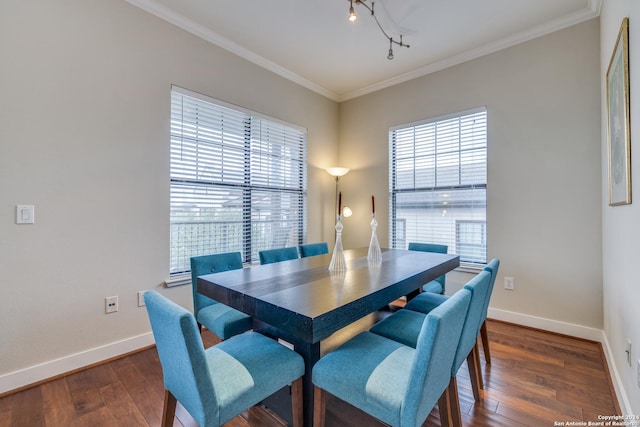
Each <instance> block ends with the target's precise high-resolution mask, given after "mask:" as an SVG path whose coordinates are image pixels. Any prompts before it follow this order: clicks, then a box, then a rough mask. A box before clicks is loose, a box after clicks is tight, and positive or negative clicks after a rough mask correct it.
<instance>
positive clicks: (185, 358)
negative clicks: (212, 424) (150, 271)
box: [144, 291, 219, 425]
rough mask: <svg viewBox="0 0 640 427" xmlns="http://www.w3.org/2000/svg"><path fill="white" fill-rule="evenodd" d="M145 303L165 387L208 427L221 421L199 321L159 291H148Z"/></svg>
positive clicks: (194, 416) (196, 418)
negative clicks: (211, 421) (199, 329)
mask: <svg viewBox="0 0 640 427" xmlns="http://www.w3.org/2000/svg"><path fill="white" fill-rule="evenodd" d="M144 301H145V305H146V308H147V313H148V314H149V320H150V322H151V329H152V330H153V337H154V338H155V341H156V347H157V349H158V356H159V357H160V364H161V365H162V377H163V380H164V388H165V389H166V390H168V391H169V392H171V394H173V395H174V396H175V398H176V399H177V400H178V401H179V402H180V403H181V404H182V405H183V406H184V407H185V408H186V409H187V411H188V412H189V414H191V415H192V416H193V418H194V419H195V420H196V421H198V423H199V424H200V425H205V424H206V422H205V420H208V419H218V412H219V410H218V407H219V405H218V401H217V398H216V395H215V391H214V388H213V384H212V382H211V379H210V378H211V376H210V374H209V366H208V365H207V360H206V357H205V351H204V347H203V345H202V339H201V338H200V333H199V331H198V326H197V324H196V319H195V318H194V317H193V315H192V314H191V313H190V312H189V311H188V310H186V309H185V308H183V307H181V306H179V305H178V304H176V303H174V302H172V301H170V300H168V299H167V298H165V297H164V296H162V295H160V294H159V293H158V292H156V291H147V292H145V294H144Z"/></svg>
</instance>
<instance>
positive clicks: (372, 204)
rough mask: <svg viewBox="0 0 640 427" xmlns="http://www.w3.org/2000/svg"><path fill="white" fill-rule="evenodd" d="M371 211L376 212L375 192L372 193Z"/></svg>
mask: <svg viewBox="0 0 640 427" xmlns="http://www.w3.org/2000/svg"><path fill="white" fill-rule="evenodd" d="M371 213H376V200H375V199H374V197H373V194H372V195H371Z"/></svg>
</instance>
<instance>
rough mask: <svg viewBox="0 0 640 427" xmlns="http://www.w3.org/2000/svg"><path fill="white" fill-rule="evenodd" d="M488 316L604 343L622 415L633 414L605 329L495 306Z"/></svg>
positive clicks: (490, 309) (605, 354)
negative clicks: (500, 308)
mask: <svg viewBox="0 0 640 427" xmlns="http://www.w3.org/2000/svg"><path fill="white" fill-rule="evenodd" d="M488 317H489V318H491V319H496V320H502V321H504V322H509V323H515V324H517V325H523V326H529V327H531V328H537V329H542V330H545V331H550V332H555V333H558V334H564V335H570V336H572V337H577V338H582V339H587V340H591V341H597V342H599V343H601V344H602V347H603V351H604V356H605V359H606V362H607V366H608V368H609V373H610V374H611V382H612V383H613V387H614V389H615V391H616V396H617V397H618V404H619V405H620V410H621V411H622V414H621V415H630V414H631V404H630V403H629V398H628V397H627V394H626V392H625V390H624V387H623V386H622V381H621V379H620V375H619V374H618V370H617V369H616V365H615V363H614V358H613V352H612V351H611V347H610V346H609V340H608V339H607V336H606V334H605V333H604V330H602V329H596V328H589V327H587V326H580V325H575V324H573V323H565V322H560V321H558V320H551V319H545V318H543V317H536V316H530V315H527V314H521V313H515V312H513V311H506V310H499V309H495V308H489V314H488Z"/></svg>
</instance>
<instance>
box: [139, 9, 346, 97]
mask: <svg viewBox="0 0 640 427" xmlns="http://www.w3.org/2000/svg"><path fill="white" fill-rule="evenodd" d="M127 3H130V4H131V5H133V6H136V7H138V8H140V9H142V10H144V11H145V12H149V13H150V14H152V15H155V16H157V17H158V18H161V19H163V20H165V21H167V22H169V23H171V24H173V25H175V26H176V27H179V28H182V29H183V30H185V31H187V32H189V33H191V34H193V35H195V36H197V37H200V38H201V39H204V40H206V41H208V42H210V43H213V44H214V45H216V46H218V47H220V48H222V49H224V50H227V51H229V52H231V53H233V54H234V55H237V56H239V57H241V58H243V59H246V60H247V61H249V62H252V63H254V64H256V65H258V66H260V67H262V68H265V69H267V70H269V71H271V72H272V73H274V74H277V75H279V76H280V77H284V78H285V79H287V80H290V81H292V82H294V83H297V84H299V85H300V86H303V87H305V88H307V89H309V90H311V91H313V92H316V93H318V94H320V95H322V96H324V97H326V98H329V99H331V100H333V101H336V102H338V101H339V99H340V96H339V95H338V94H336V93H334V92H332V91H330V90H329V89H326V88H324V87H322V86H320V85H318V84H316V83H314V82H312V81H310V80H307V79H305V78H304V77H301V76H299V75H298V74H296V73H294V72H291V71H289V70H287V69H286V68H284V67H281V66H279V65H278V64H275V63H274V62H271V61H269V60H268V59H266V58H263V57H262V56H260V55H258V54H256V53H254V52H252V51H250V50H249V49H245V48H244V47H242V46H240V45H238V44H237V43H235V42H233V41H231V40H229V39H228V38H226V37H223V36H221V35H220V34H218V33H216V32H214V31H211V30H210V29H208V28H206V27H204V26H202V25H200V24H198V23H197V22H194V21H193V20H191V19H188V18H186V17H184V16H183V15H180V14H178V13H175V12H174V11H172V10H171V9H169V8H167V7H165V6H162V5H160V4H158V3H157V2H155V1H153V0H127Z"/></svg>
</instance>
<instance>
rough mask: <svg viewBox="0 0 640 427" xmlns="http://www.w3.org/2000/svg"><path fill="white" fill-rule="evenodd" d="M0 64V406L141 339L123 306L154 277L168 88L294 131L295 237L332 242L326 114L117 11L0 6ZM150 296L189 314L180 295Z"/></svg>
mask: <svg viewBox="0 0 640 427" xmlns="http://www.w3.org/2000/svg"><path fill="white" fill-rule="evenodd" d="M0 62H1V64H2V65H1V66H0V82H2V95H1V96H0V123H1V125H0V147H1V148H0V242H1V243H0V289H2V297H1V298H0V325H2V326H1V327H0V392H2V391H4V390H3V387H2V386H3V385H5V384H4V383H2V380H3V378H2V376H3V375H4V374H7V373H11V372H14V371H17V370H20V369H24V368H28V367H32V366H34V365H38V364H41V363H48V362H52V361H56V360H57V359H58V358H67V357H70V356H72V355H73V357H75V358H76V359H74V360H75V361H72V362H71V364H72V365H73V364H74V363H85V362H87V361H88V362H90V361H92V357H94V356H95V357H101V356H109V354H110V353H109V351H107V350H105V352H102V353H101V351H102V347H101V346H112V347H113V348H115V349H116V351H117V350H118V348H120V349H124V350H126V349H127V345H126V341H127V340H131V339H132V337H137V336H139V335H141V334H146V333H148V331H149V323H148V320H147V315H146V311H145V309H144V308H139V307H137V296H136V293H137V291H139V290H143V289H150V288H155V289H162V287H163V285H162V282H163V281H164V280H165V279H168V272H169V233H168V231H169V210H168V208H169V102H170V87H171V84H177V85H179V86H182V87H185V88H188V89H190V90H193V91H197V92H201V93H203V94H206V95H208V96H211V97H215V98H218V99H221V100H223V101H226V102H229V103H233V104H236V105H241V106H243V107H245V108H248V109H251V110H254V111H257V112H260V113H264V114H266V115H269V116H272V117H275V118H278V119H281V120H285V121H288V122H291V123H294V124H297V125H300V126H304V127H306V128H307V129H308V146H309V148H308V158H309V195H310V196H309V210H308V220H309V224H310V226H309V228H308V238H309V240H311V241H314V240H321V239H322V240H327V239H329V238H331V236H333V228H332V227H333V217H332V210H333V204H332V203H325V202H326V201H330V200H332V198H333V181H332V178H331V177H330V176H329V175H328V174H327V173H326V172H325V171H324V168H325V167H328V166H331V165H332V164H335V161H336V154H337V148H336V144H337V126H338V106H337V104H336V103H335V102H333V101H330V100H328V99H326V98H324V97H322V96H320V95H318V94H316V93H314V92H311V91H309V90H307V89H304V88H302V87H300V86H298V85H296V84H294V83H291V82H290V81H288V80H285V79H283V78H281V77H279V76H276V75H275V74H273V73H271V72H268V71H266V70H264V69H262V68H260V67H258V66H256V65H253V64H251V63H249V62H247V61H245V60H243V59H240V58H239V57H237V56H235V55H232V54H230V53H228V52H227V51H224V50H222V49H219V48H217V47H215V46H213V45H211V44H210V43H208V42H205V41H203V40H201V39H199V38H196V37H195V36H193V35H191V34H188V33H186V32H185V31H182V30H180V29H178V28H176V27H174V26H172V25H170V24H168V23H166V22H165V21H162V20H160V19H158V18H156V17H154V16H152V15H150V14H148V13H146V12H144V11H142V10H140V9H138V8H136V7H134V6H131V5H129V4H127V3H125V2H123V1H116V0H94V1H90V2H87V1H83V0H58V1H55V2H52V1H48V0H41V1H27V2H14V1H10V2H9V1H3V2H2V3H1V4H0ZM16 204H33V205H35V218H36V223H35V224H34V225H16V224H15V205H16ZM164 292H165V293H166V294H167V295H169V296H170V297H171V298H172V299H174V300H176V301H178V302H180V303H182V304H183V305H185V306H187V307H190V306H191V296H190V295H191V289H190V287H189V286H181V287H178V288H174V289H170V290H165V291H164ZM110 295H118V296H119V298H120V311H119V312H118V313H116V314H110V315H105V314H104V298H105V297H106V296H110ZM123 340H124V341H125V344H122V345H121V347H118V346H117V345H116V346H113V344H114V343H120V342H121V341H123ZM146 342H148V340H147V341H146ZM136 343H137V342H133V343H132V345H135V344H136ZM86 352H89V354H88V355H86V354H85V353H86ZM83 355H84V356H83ZM73 357H72V358H73ZM55 363H57V362H55ZM55 363H53V364H54V365H55ZM56 366H57V365H56ZM66 367H68V365H64V364H63V365H62V366H61V369H65V368H66ZM55 368H56V367H55V366H54V367H52V369H54V370H55ZM46 373H50V371H47V370H46V369H45V375H46ZM5 379H7V378H5Z"/></svg>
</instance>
